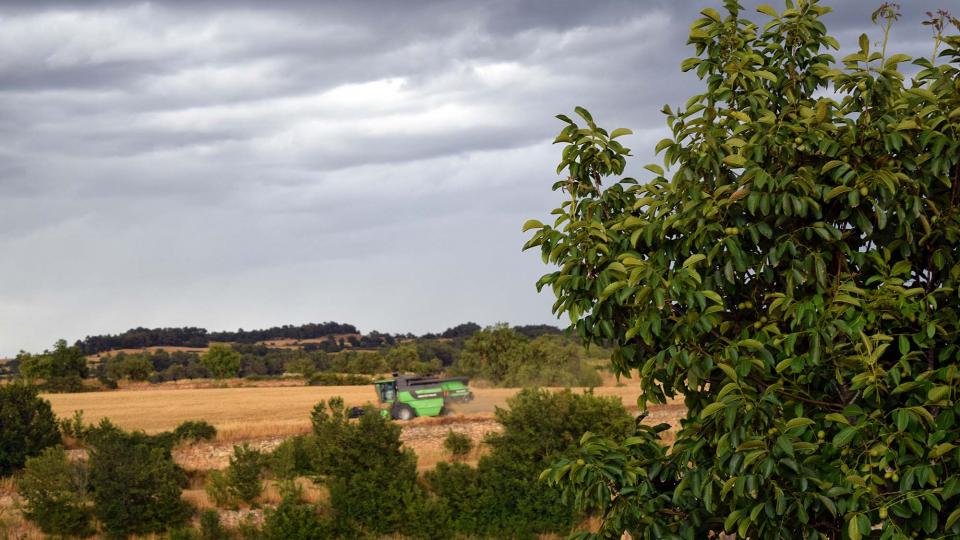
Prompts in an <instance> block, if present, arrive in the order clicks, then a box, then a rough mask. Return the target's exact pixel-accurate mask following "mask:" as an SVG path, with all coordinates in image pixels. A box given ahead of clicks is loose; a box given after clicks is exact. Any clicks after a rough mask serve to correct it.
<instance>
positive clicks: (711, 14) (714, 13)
mask: <svg viewBox="0 0 960 540" xmlns="http://www.w3.org/2000/svg"><path fill="white" fill-rule="evenodd" d="M700 13H701V14H703V15H704V16H706V17H710V18H711V19H713V20H714V21H716V22H722V19H721V18H720V13H719V12H717V10H715V9H713V8H707V9H704V10H703V11H701V12H700Z"/></svg>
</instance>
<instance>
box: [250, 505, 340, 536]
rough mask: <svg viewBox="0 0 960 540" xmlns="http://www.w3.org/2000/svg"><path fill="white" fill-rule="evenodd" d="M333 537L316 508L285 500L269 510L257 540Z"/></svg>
mask: <svg viewBox="0 0 960 540" xmlns="http://www.w3.org/2000/svg"><path fill="white" fill-rule="evenodd" d="M331 536H332V535H331V531H330V528H329V527H328V526H327V525H326V524H325V523H324V522H323V521H322V520H321V519H320V516H319V515H318V514H317V508H316V507H315V506H313V505H310V504H304V503H301V502H299V501H298V500H296V499H294V498H284V499H283V500H282V501H280V504H279V505H277V507H276V508H274V509H272V510H267V512H266V519H265V520H264V523H263V529H262V530H261V531H260V533H259V534H258V535H257V538H263V539H265V540H288V539H292V538H296V539H297V540H323V539H326V538H330V537H331Z"/></svg>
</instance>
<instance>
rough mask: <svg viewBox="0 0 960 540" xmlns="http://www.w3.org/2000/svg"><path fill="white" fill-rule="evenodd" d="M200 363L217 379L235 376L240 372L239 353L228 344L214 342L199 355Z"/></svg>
mask: <svg viewBox="0 0 960 540" xmlns="http://www.w3.org/2000/svg"><path fill="white" fill-rule="evenodd" d="M200 364H201V365H203V367H205V368H207V369H208V370H210V373H212V374H213V376H214V377H215V378H217V379H227V378H230V377H236V376H237V374H238V373H240V353H238V352H237V351H235V350H233V349H232V348H231V347H230V346H229V345H221V344H214V345H211V346H210V348H209V349H207V352H205V353H203V355H202V356H201V357H200Z"/></svg>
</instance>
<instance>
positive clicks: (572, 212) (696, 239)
mask: <svg viewBox="0 0 960 540" xmlns="http://www.w3.org/2000/svg"><path fill="white" fill-rule="evenodd" d="M725 6H726V14H721V13H720V12H718V11H716V10H714V9H705V10H703V12H702V14H703V17H702V18H700V19H698V20H697V21H696V22H695V23H694V24H693V27H692V30H691V32H690V37H689V40H690V43H691V44H692V45H693V47H694V48H695V50H696V56H695V57H693V58H690V59H687V60H685V61H684V62H683V64H682V68H683V69H684V70H685V71H687V70H694V71H695V72H696V74H697V75H698V76H699V77H700V78H701V79H702V80H703V81H704V82H705V86H706V87H705V89H704V90H703V93H701V94H698V95H695V96H693V97H692V98H691V99H690V100H689V101H688V102H687V103H686V105H684V106H683V107H682V108H680V109H673V108H671V107H669V106H667V107H664V109H663V111H664V113H665V115H666V116H667V122H668V125H669V127H670V129H671V131H672V137H670V138H668V139H664V140H663V141H661V142H660V143H659V144H658V145H657V151H658V152H663V154H664V158H665V165H666V166H667V168H668V169H669V172H667V171H665V170H664V169H663V168H661V167H660V166H659V165H648V166H647V169H648V170H650V171H651V172H652V173H653V178H651V179H650V180H649V181H646V182H644V183H640V182H637V181H636V180H633V179H630V178H625V179H622V180H619V181H616V182H612V183H610V182H606V180H605V179H606V178H607V177H609V176H619V175H621V174H623V171H624V167H625V164H626V156H627V155H628V149H626V148H624V147H623V146H622V145H621V144H620V143H619V141H618V140H617V139H618V137H619V136H621V135H623V134H626V133H629V131H627V130H622V129H618V130H614V131H612V132H607V131H605V130H603V129H602V128H600V127H598V126H597V124H596V123H595V122H594V120H593V119H592V118H591V116H590V114H589V113H588V112H587V111H585V110H583V109H580V108H578V109H577V114H578V116H579V117H580V119H578V120H576V121H574V120H573V119H571V118H568V117H565V116H561V117H560V118H561V120H563V121H564V122H565V123H566V124H567V125H566V127H564V129H563V131H562V132H561V133H560V136H559V137H558V138H557V142H558V143H563V144H564V145H565V147H564V150H563V158H562V161H561V163H560V166H559V168H558V171H566V175H567V177H566V178H565V179H563V180H561V181H559V182H557V183H556V184H555V185H554V189H555V190H562V191H563V192H565V194H566V197H567V198H566V201H565V202H564V203H563V204H562V206H561V207H560V208H559V209H557V211H555V213H556V214H557V218H556V221H555V222H554V223H553V224H552V225H543V224H541V223H540V222H537V221H535V220H532V221H530V222H528V223H527V224H526V225H525V228H526V229H535V230H536V232H535V234H534V236H533V238H532V239H531V240H530V242H528V244H527V247H534V246H538V247H540V248H541V249H542V251H543V254H544V256H545V257H546V259H547V260H548V261H549V262H550V263H553V264H556V265H557V266H558V267H559V269H558V270H557V271H554V272H551V273H549V274H547V275H545V276H544V277H543V278H541V279H540V281H539V282H538V286H539V287H544V286H550V287H551V288H552V289H553V291H554V293H555V294H556V296H557V303H556V304H555V310H556V312H557V314H561V313H563V314H567V315H569V317H570V319H571V321H572V323H571V326H572V329H573V330H574V331H575V332H576V333H578V334H579V335H580V336H581V337H582V338H583V339H584V340H585V341H587V342H593V343H600V342H612V343H613V344H614V346H615V350H614V354H613V359H612V362H613V366H614V368H615V369H616V370H617V371H618V372H620V373H623V374H627V373H628V370H630V369H638V370H639V372H640V382H641V384H642V388H643V393H642V395H641V396H640V404H641V405H642V406H645V405H646V404H647V403H650V402H653V403H658V402H663V401H665V400H666V399H670V398H674V397H683V398H684V402H685V404H686V406H687V408H688V412H687V416H686V418H685V419H684V421H683V423H682V427H681V429H680V430H679V432H678V433H677V434H676V440H675V442H674V443H673V445H672V446H670V447H669V448H667V447H666V445H664V444H662V443H661V442H660V441H659V440H658V439H657V437H656V435H655V434H654V433H652V432H642V433H638V434H637V435H635V436H633V437H630V438H627V439H626V440H616V439H610V438H602V437H587V438H586V439H585V440H584V444H583V445H582V447H581V451H580V456H579V459H580V461H576V460H569V461H565V462H559V463H558V464H557V465H556V467H554V468H553V469H552V470H551V471H550V472H549V473H547V474H546V479H547V480H548V481H549V482H551V483H554V484H557V485H560V486H563V487H565V488H566V490H567V494H568V495H569V496H570V497H571V498H572V500H573V501H575V502H576V503H577V504H578V505H580V506H581V507H584V508H593V509H595V510H597V511H598V512H599V513H600V514H601V517H602V522H601V524H602V526H601V529H600V531H599V532H598V533H597V534H596V536H599V537H607V538H619V537H620V534H621V533H622V532H623V531H624V530H627V531H629V532H630V534H631V535H632V537H633V538H691V539H692V538H705V537H706V536H707V534H708V531H719V530H725V531H728V532H737V533H738V535H739V537H741V538H743V537H750V538H850V539H853V540H859V539H860V538H867V537H871V538H892V539H893V538H897V539H899V538H909V537H911V536H913V537H916V536H918V535H923V536H937V537H941V538H942V537H947V536H953V535H956V534H958V533H960V496H958V493H960V422H958V415H960V369H958V367H960V365H958V364H960V363H958V357H960V349H958V345H960V324H958V313H960V309H958V308H960V301H958V291H960V143H958V141H960V86H958V84H957V81H958V80H960V69H958V68H960V36H956V35H952V36H946V35H944V32H945V31H946V29H947V28H948V27H949V26H950V25H951V24H952V25H953V26H957V27H958V28H960V22H958V21H957V20H956V19H950V18H948V17H947V16H944V15H942V14H937V15H935V16H933V17H934V18H933V19H932V20H931V21H929V22H930V23H931V24H930V26H931V27H932V28H933V29H934V31H935V43H936V47H935V49H934V55H933V57H932V58H917V59H912V58H910V57H909V56H906V55H902V54H892V53H890V52H888V51H887V38H888V36H889V35H890V26H891V24H892V23H893V21H894V20H895V19H896V18H897V17H898V14H897V13H896V7H895V6H893V5H884V6H883V7H882V8H881V9H880V10H878V11H877V12H876V13H875V14H874V17H873V19H874V22H876V23H877V24H878V25H879V26H880V30H881V31H882V33H883V37H882V39H881V40H880V46H879V47H880V48H879V50H877V49H874V48H872V47H871V40H870V39H869V38H868V37H867V36H865V35H864V36H862V37H861V38H860V44H859V50H858V51H856V52H854V53H853V54H851V55H849V56H847V57H845V58H844V59H843V60H842V67H840V68H838V67H836V65H835V63H834V59H833V57H832V56H830V55H829V54H827V51H828V50H830V49H837V48H838V43H837V41H836V40H835V39H834V38H832V37H830V36H829V35H827V33H826V28H825V27H824V25H823V23H822V22H821V17H822V16H823V15H824V14H825V13H827V12H828V11H829V9H828V8H824V7H821V6H820V5H818V3H817V2H816V1H812V0H811V1H803V0H801V1H799V2H797V3H796V5H792V4H788V9H785V10H784V11H782V12H779V13H778V12H776V11H774V10H773V9H772V8H770V7H768V6H761V7H760V8H758V10H759V11H760V12H762V13H763V14H765V15H766V17H767V20H765V21H764V22H763V23H760V24H755V23H753V22H751V21H749V20H748V19H746V18H745V17H744V16H743V14H742V13H741V8H740V6H739V5H738V4H737V3H736V2H735V1H734V0H727V1H726V2H725ZM905 62H910V63H911V64H912V66H911V68H910V69H911V70H914V71H916V75H915V76H914V78H913V80H912V81H905V78H904V76H903V75H902V74H901V72H900V71H898V65H899V64H903V63H905ZM605 182H606V184H605Z"/></svg>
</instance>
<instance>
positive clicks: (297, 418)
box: [43, 383, 670, 441]
mask: <svg viewBox="0 0 960 540" xmlns="http://www.w3.org/2000/svg"><path fill="white" fill-rule="evenodd" d="M574 390H575V391H582V390H583V389H574ZM473 391H474V394H475V396H476V399H475V400H474V401H473V402H471V403H468V404H463V405H460V406H458V407H457V408H456V409H455V410H454V412H455V413H459V414H462V415H464V416H469V417H473V416H486V415H490V414H492V413H493V411H494V409H495V407H505V406H506V402H507V399H508V398H509V397H510V396H512V395H514V394H515V393H517V392H518V391H519V390H518V389H515V388H474V389H473ZM594 392H595V393H596V394H597V395H604V396H616V397H619V398H620V399H622V400H623V403H624V405H625V406H626V407H627V408H628V409H635V408H636V398H637V396H638V395H639V393H640V388H639V385H637V384H635V383H633V384H626V385H624V386H604V387H599V388H596V389H594ZM334 396H340V397H342V398H343V399H344V401H345V402H346V404H347V406H359V405H363V404H365V403H369V402H370V401H372V400H373V399H374V398H375V396H374V390H373V388H372V387H371V386H326V387H323V386H289V387H250V388H198V389H166V388H161V389H150V390H116V391H110V392H85V393H78V394H46V395H44V396H43V397H44V398H46V399H48V400H49V401H50V403H51V405H52V406H53V411H54V413H56V414H57V416H59V417H62V418H66V417H70V416H72V415H73V413H74V411H77V410H82V411H83V415H84V420H85V421H87V422H91V423H92V422H98V421H99V420H100V419H101V418H110V420H111V421H112V422H114V423H115V424H117V425H119V426H121V427H123V428H126V429H142V430H144V431H146V432H147V433H156V432H159V431H165V430H170V429H173V428H174V427H176V426H177V424H179V423H181V422H183V421H184V420H206V421H207V422H210V423H211V424H213V425H214V426H216V428H217V431H218V439H220V440H221V441H240V440H248V439H256V438H264V437H276V436H287V435H293V434H297V433H304V432H306V431H308V430H309V429H310V410H311V409H312V408H313V406H314V405H315V404H316V403H317V402H318V401H320V400H327V399H330V398H331V397H334ZM667 407H670V406H667ZM654 412H657V411H656V410H654ZM428 420H431V419H422V420H421V419H417V420H414V421H413V423H412V424H411V425H416V424H417V423H418V422H420V421H428Z"/></svg>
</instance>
